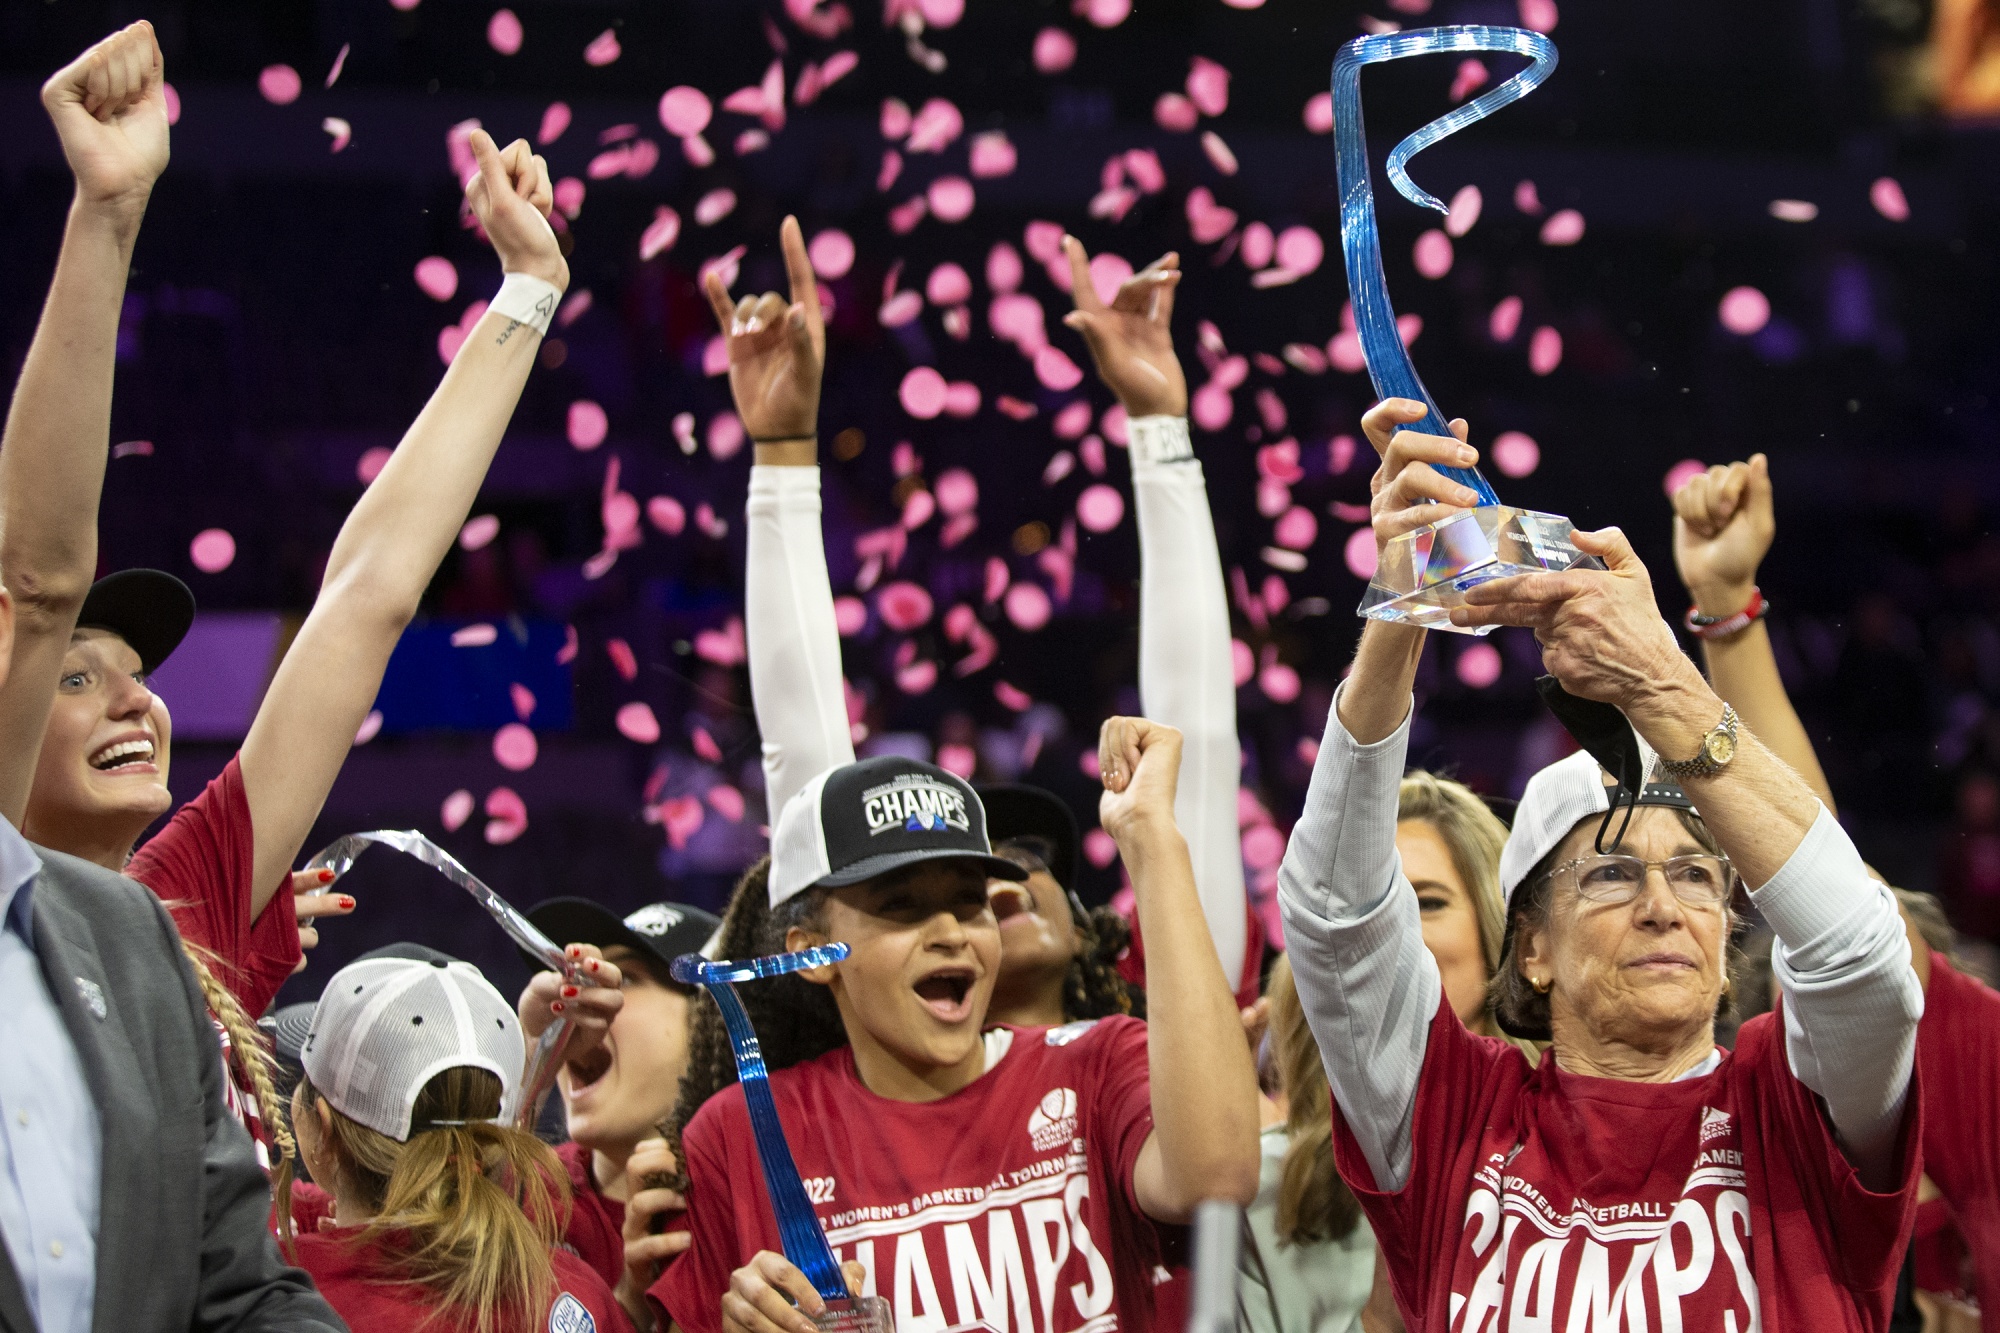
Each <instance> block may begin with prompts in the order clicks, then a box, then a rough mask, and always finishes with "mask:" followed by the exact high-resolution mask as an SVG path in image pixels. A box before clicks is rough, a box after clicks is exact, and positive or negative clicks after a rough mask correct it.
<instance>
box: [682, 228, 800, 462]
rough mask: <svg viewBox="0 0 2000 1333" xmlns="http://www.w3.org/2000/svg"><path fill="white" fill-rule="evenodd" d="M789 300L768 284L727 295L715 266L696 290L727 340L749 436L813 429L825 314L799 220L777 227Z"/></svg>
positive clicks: (732, 388) (787, 435)
mask: <svg viewBox="0 0 2000 1333" xmlns="http://www.w3.org/2000/svg"><path fill="white" fill-rule="evenodd" d="M778 244H779V248H780V249H782V250H783V251H784V254H785V275H786V277H787V278H788V279H789V280H790V286H791V289H792V292H791V300H789V301H787V300H786V299H785V298H784V297H782V296H780V295H778V294H777V293H776V292H765V293H764V294H763V295H762V296H746V297H744V298H742V299H741V300H738V301H732V300H731V299H730V296H729V288H728V287H726V286H724V285H723V282H722V277H721V275H720V274H717V273H713V272H711V273H710V274H709V275H708V281H707V285H706V287H705V288H704V290H705V291H706V292H707V293H708V304H709V306H710V308H712V309H713V310H714V311H715V322H716V324H717V325H718V326H719V327H720V328H721V329H722V336H723V339H724V341H725V342H726V343H727V345H728V347H729V392H730V393H731V394H732V395H734V397H735V399H736V415H737V416H739V417H741V418H743V428H744V430H746V431H748V432H749V433H750V438H751V439H753V440H757V441H772V440H792V441H800V442H803V441H805V440H809V439H811V438H812V437H813V436H815V435H816V434H817V433H818V431H819V382H820V375H821V373H822V372H823V371H824V370H825V368H826V321H825V320H824V319H823V318H821V316H820V309H819V283H818V282H817V281H816V280H815V279H814V278H813V271H812V262H811V261H810V260H808V259H807V258H806V242H805V236H804V235H803V234H802V233H801V232H800V231H799V220H798V219H797V218H791V217H788V218H786V219H785V222H784V225H783V226H782V227H780V228H779V229H778Z"/></svg>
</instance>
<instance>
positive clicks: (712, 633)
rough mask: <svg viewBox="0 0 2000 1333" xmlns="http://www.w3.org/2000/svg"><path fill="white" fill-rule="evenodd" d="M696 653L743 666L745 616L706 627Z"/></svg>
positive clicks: (746, 653) (696, 641) (705, 658)
mask: <svg viewBox="0 0 2000 1333" xmlns="http://www.w3.org/2000/svg"><path fill="white" fill-rule="evenodd" d="M704 507H705V506H704ZM694 655H695V656H696V657H699V658H700V659H701V660H702V661H704V662H713V663H715V664H716V665H717V666H742V665H743V663H744V662H745V661H747V660H748V659H749V656H750V650H749V647H748V645H747V644H746V643H745V641H744V638H743V618H742V617H741V616H731V617H730V618H729V621H728V623H727V624H725V625H724V626H723V627H722V628H721V629H719V630H718V629H705V630H703V631H701V632H700V633H699V634H697V635H695V636H694Z"/></svg>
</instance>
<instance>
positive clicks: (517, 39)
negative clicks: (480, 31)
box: [486, 9, 522, 56]
mask: <svg viewBox="0 0 2000 1333" xmlns="http://www.w3.org/2000/svg"><path fill="white" fill-rule="evenodd" d="M521 36H522V33H521V20H520V18H519V16H517V15H516V14H515V13H514V11H513V10H511V9H496V10H494V11H493V17H492V18H490V19H488V20H487V21H486V44H487V45H488V46H490V47H492V48H493V49H494V50H495V51H498V52H499V53H500V54H501V55H503V56H511V55H514V54H515V53H517V52H518V51H520V49H521Z"/></svg>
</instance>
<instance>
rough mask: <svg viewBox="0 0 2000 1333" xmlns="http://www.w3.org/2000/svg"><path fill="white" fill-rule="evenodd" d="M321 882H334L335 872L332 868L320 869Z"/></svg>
mask: <svg viewBox="0 0 2000 1333" xmlns="http://www.w3.org/2000/svg"><path fill="white" fill-rule="evenodd" d="M319 882H320V883H322V884H331V883H333V872H332V871H331V870H322V871H320V872H319Z"/></svg>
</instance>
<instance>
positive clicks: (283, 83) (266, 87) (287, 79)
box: [257, 65, 304, 106]
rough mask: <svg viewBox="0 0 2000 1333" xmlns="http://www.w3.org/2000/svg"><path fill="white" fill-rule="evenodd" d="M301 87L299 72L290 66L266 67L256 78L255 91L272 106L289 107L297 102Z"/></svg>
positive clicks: (302, 85)
mask: <svg viewBox="0 0 2000 1333" xmlns="http://www.w3.org/2000/svg"><path fill="white" fill-rule="evenodd" d="M302 87H304V84H303V83H302V82H301V81H300V79H299V72H298V71H297V70H295V69H293V68H292V67H291V66H290V65H266V66H264V70H263V72H262V73H261V74H259V75H258V76H257V91H258V92H259V93H261V94H263V97H264V100H265V101H267V102H269V103H271V104H272V105H273V106H290V105H291V104H292V103H293V102H296V101H298V100H299V90H300V89H301V88H302Z"/></svg>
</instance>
